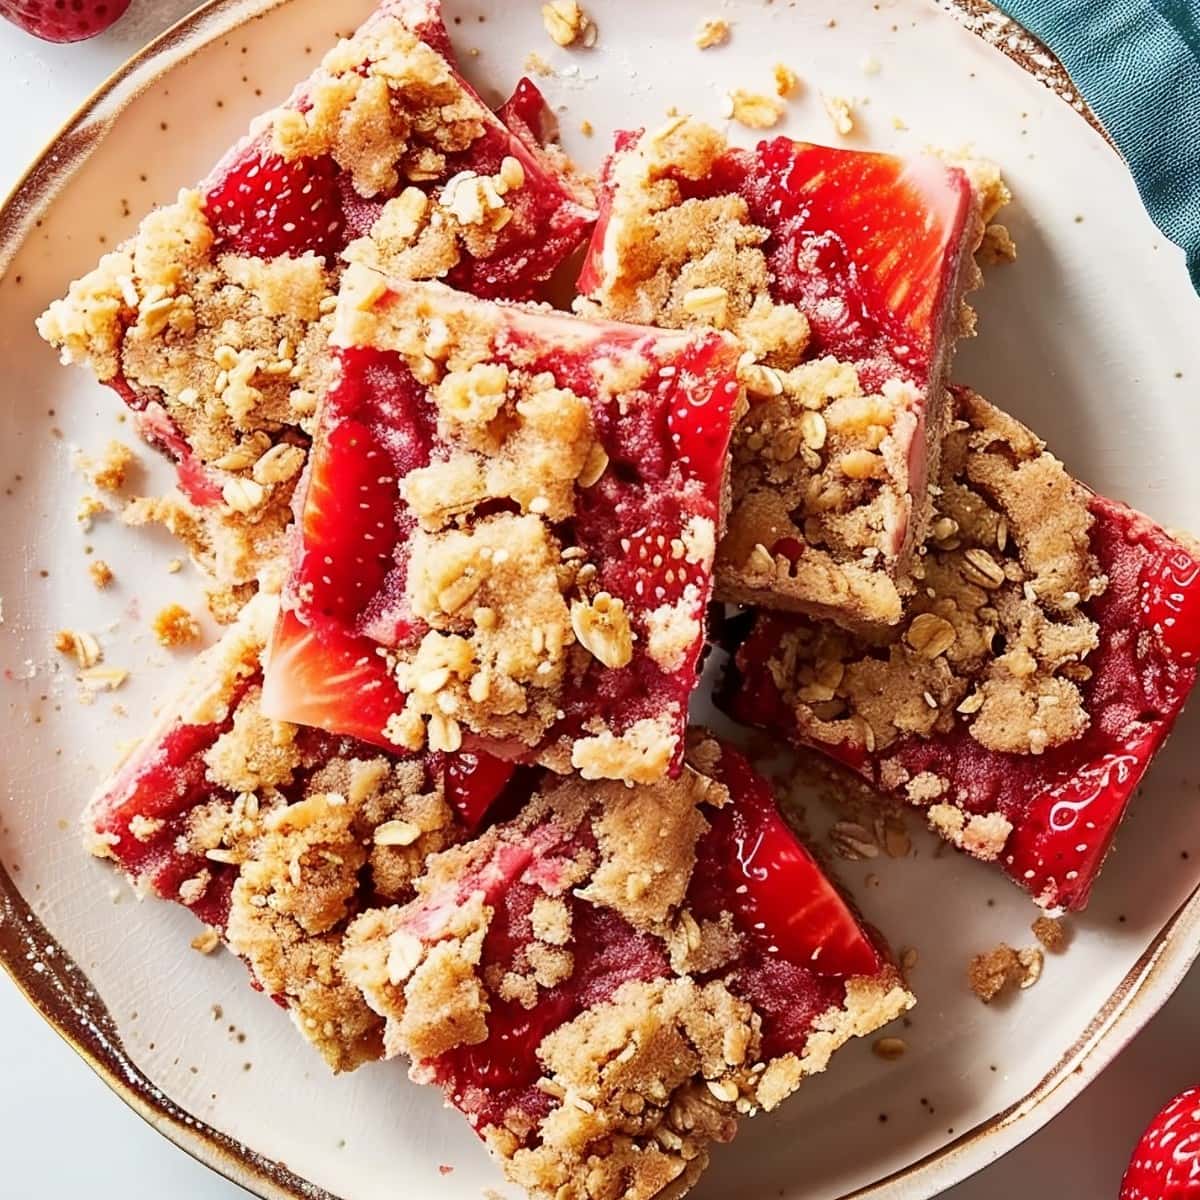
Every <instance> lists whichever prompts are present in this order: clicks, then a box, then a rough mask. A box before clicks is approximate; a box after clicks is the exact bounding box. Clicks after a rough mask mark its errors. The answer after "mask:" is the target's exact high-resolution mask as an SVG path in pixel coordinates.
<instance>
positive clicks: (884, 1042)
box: [871, 1037, 908, 1062]
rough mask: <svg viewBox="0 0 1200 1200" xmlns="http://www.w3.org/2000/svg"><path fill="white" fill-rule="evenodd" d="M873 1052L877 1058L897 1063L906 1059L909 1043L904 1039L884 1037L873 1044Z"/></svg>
mask: <svg viewBox="0 0 1200 1200" xmlns="http://www.w3.org/2000/svg"><path fill="white" fill-rule="evenodd" d="M871 1050H872V1051H873V1053H874V1054H875V1056H876V1057H877V1058H882V1059H883V1060H884V1062H895V1061H896V1060H897V1059H900V1058H903V1057H904V1054H905V1052H906V1051H907V1050H908V1043H907V1042H905V1040H904V1039H903V1038H898V1037H882V1038H878V1039H876V1040H875V1041H874V1042H873V1043H872V1044H871Z"/></svg>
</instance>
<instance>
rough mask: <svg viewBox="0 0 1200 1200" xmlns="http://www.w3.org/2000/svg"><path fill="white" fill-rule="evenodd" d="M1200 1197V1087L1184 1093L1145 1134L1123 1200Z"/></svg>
mask: <svg viewBox="0 0 1200 1200" xmlns="http://www.w3.org/2000/svg"><path fill="white" fill-rule="evenodd" d="M1197 1198H1200V1088H1188V1090H1187V1091H1186V1092H1180V1094H1179V1095H1178V1096H1176V1097H1175V1099H1174V1100H1172V1101H1171V1102H1170V1103H1169V1104H1167V1105H1166V1106H1165V1107H1164V1108H1163V1109H1162V1111H1161V1112H1159V1113H1158V1114H1157V1115H1156V1116H1155V1117H1154V1119H1153V1120H1152V1121H1151V1122H1150V1124H1149V1125H1148V1126H1147V1127H1146V1132H1145V1133H1143V1134H1142V1136H1141V1139H1140V1140H1139V1141H1138V1144H1137V1146H1136V1147H1135V1148H1134V1151H1133V1155H1132V1157H1131V1158H1130V1160H1129V1166H1128V1167H1127V1168H1126V1171H1125V1176H1124V1178H1123V1179H1122V1180H1121V1195H1120V1200H1197Z"/></svg>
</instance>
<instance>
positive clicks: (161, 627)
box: [151, 604, 200, 647]
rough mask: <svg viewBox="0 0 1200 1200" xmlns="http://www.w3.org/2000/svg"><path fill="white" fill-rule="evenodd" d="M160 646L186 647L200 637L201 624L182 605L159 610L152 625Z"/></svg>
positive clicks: (168, 606) (169, 605) (172, 605)
mask: <svg viewBox="0 0 1200 1200" xmlns="http://www.w3.org/2000/svg"><path fill="white" fill-rule="evenodd" d="M151 628H152V629H153V630H154V636H155V638H157V639H158V644H159V645H160V646H167V647H172V646H185V645H187V643H188V642H194V641H195V640H196V639H197V638H198V637H199V636H200V623H199V621H197V620H196V618H195V617H194V616H192V614H191V613H190V612H189V611H188V610H187V609H186V608H184V607H183V605H182V604H168V605H167V606H166V607H165V608H162V609H159V611H158V612H157V613H155V615H154V620H153V622H152V623H151Z"/></svg>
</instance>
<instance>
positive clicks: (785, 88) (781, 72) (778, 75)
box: [773, 63, 800, 100]
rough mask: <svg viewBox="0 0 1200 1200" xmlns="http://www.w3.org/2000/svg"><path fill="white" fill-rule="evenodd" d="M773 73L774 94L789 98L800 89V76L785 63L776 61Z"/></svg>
mask: <svg viewBox="0 0 1200 1200" xmlns="http://www.w3.org/2000/svg"><path fill="white" fill-rule="evenodd" d="M773 73H774V76H775V93H776V95H778V96H782V97H783V99H785V100H790V99H791V98H792V97H793V96H794V95H795V94H796V93H797V92H798V91H799V90H800V76H799V75H797V74H796V72H795V71H793V70H792V68H791V67H789V66H787V64H786V63H776V64H775V69H774V72H773Z"/></svg>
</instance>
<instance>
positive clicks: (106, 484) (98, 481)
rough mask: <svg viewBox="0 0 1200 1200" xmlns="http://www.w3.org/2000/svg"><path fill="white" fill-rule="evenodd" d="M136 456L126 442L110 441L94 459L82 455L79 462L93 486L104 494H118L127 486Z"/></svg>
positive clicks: (87, 455) (90, 456)
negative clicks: (126, 482)
mask: <svg viewBox="0 0 1200 1200" xmlns="http://www.w3.org/2000/svg"><path fill="white" fill-rule="evenodd" d="M136 461H137V459H136V456H135V455H134V453H133V451H132V450H130V448H129V447H128V446H126V445H125V443H124V442H118V441H115V440H114V441H110V442H109V443H108V445H107V446H105V447H104V450H103V451H102V452H101V453H100V454H98V455H95V456H94V457H93V456H92V455H89V454H80V455H79V456H78V459H77V462H78V466H79V469H80V471H82V472H83V475H84V477H85V478H86V479H88V480H89V481H90V482H91V483H92V485H93V486H95V487H98V488H99V489H100V490H101V491H102V492H117V491H120V490H121V488H122V487H124V486H125V480H126V478H127V477H128V475H129V468H130V467H131V466H132V465H133V463H134V462H136Z"/></svg>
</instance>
